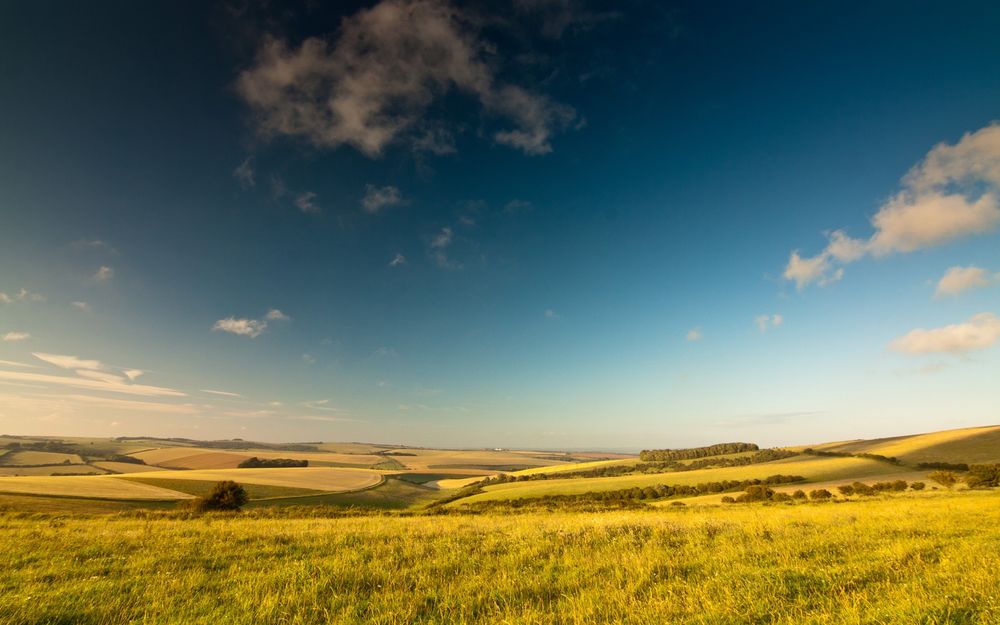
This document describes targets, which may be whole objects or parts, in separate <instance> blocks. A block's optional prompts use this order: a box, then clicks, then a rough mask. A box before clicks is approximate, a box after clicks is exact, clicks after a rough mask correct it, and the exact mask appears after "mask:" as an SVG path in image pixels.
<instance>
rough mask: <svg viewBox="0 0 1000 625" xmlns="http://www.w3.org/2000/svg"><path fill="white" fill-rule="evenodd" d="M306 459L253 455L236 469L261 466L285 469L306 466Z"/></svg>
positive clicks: (261, 467) (307, 462) (258, 467)
mask: <svg viewBox="0 0 1000 625" xmlns="http://www.w3.org/2000/svg"><path fill="white" fill-rule="evenodd" d="M308 466H309V461H308V460H293V459H291V458H258V457H257V456H254V457H253V458H247V459H246V460H244V461H243V462H241V463H240V464H239V465H237V468H238V469H263V468H268V469H270V468H275V469H285V468H291V467H308Z"/></svg>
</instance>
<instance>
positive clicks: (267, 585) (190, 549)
mask: <svg viewBox="0 0 1000 625" xmlns="http://www.w3.org/2000/svg"><path fill="white" fill-rule="evenodd" d="M299 510H301V509H299ZM274 512H275V509H274V508H270V509H267V510H262V511H253V510H251V511H245V512H243V513H240V514H235V515H214V514H213V515H206V516H202V517H195V518H183V517H180V516H178V515H176V514H174V513H158V512H155V511H140V512H132V513H123V514H118V515H105V516H97V515H86V514H74V515H65V514H31V513H18V512H16V509H15V508H8V509H7V511H6V512H2V513H0V568H2V570H3V571H4V572H5V575H4V576H0V623H5V624H6V623H11V624H13V623H17V624H23V625H36V624H37V625H41V624H43V623H45V624H52V623H80V624H84V625H87V624H93V625H97V624H100V625H115V624H118V623H130V622H156V623H176V624H178V625H179V624H192V623H204V624H209V623H212V624H217V623H254V622H255V623H276V624H303V625H304V624H311V623H317V624H318V623H359V622H366V623H384V624H390V623H490V624H496V623H537V624H548V623H580V624H583V623H637V624H638V623H642V624H646V623H677V624H702V625H706V624H714V623H719V624H722V623H726V624H739V623H748V624H749V623H774V624H787V625H793V624H795V625H802V624H817V625H818V624H832V623H857V624H862V623H864V624H868V623H871V624H876V623H921V624H926V625H934V624H941V625H944V624H946V623H947V624H970V625H971V624H976V625H986V624H993V623H997V622H1000V593H998V592H997V588H1000V549H998V548H997V545H1000V493H998V492H996V491H968V492H962V493H949V492H943V491H936V492H924V493H907V494H904V495H891V496H882V497H879V498H874V499H866V500H861V501H846V502H842V503H821V504H816V503H800V504H750V505H740V506H728V507H682V508H663V509H656V508H644V509H637V510H619V511H605V512H599V513H594V512H586V513H584V512H558V511H557V512H529V513H520V514H503V515H500V514H480V515H467V514H444V515H419V514H418V515H414V514H385V513H383V514H377V515H376V514H369V515H363V516H347V517H343V518H297V517H296V515H295V514H294V512H292V513H290V514H288V515H281V516H277V517H274Z"/></svg>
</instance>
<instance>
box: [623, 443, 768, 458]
mask: <svg viewBox="0 0 1000 625" xmlns="http://www.w3.org/2000/svg"><path fill="white" fill-rule="evenodd" d="M758 449H760V447H758V446H757V445H755V444H753V443H718V444H715V445H708V446H707V447H692V448H690V449H644V450H642V451H641V452H640V453H639V459H640V460H642V461H644V462H666V461H670V460H696V459H698V458H705V457H706V456H721V455H723V454H738V453H741V452H744V451H757V450H758Z"/></svg>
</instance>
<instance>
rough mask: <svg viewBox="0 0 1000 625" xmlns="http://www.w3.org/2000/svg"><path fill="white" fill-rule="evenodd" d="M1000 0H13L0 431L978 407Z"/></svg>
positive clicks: (325, 429) (988, 408)
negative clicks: (103, 0)
mask: <svg viewBox="0 0 1000 625" xmlns="http://www.w3.org/2000/svg"><path fill="white" fill-rule="evenodd" d="M998 27H1000V5H998V4H997V3H992V2H955V3H947V4H942V3H930V2H913V3H908V4H907V5H906V6H905V7H902V6H901V5H899V4H898V3H890V2H864V3H862V2H859V3H832V4H831V3H799V2H776V3H764V4H755V3H729V2H683V3H663V2H638V1H635V0H626V1H624V2H606V3H596V2H594V3H591V2H584V1H583V0H512V1H511V2H499V1H498V2H488V3H476V2H470V3H454V4H450V3H448V2H445V1H444V0H382V1H380V2H338V3H326V4H324V3H313V2H303V3H273V2H272V3H268V2H252V1H250V0H246V1H235V0H234V1H232V2H228V3H223V2H219V3H208V2H150V3H112V2H107V3H96V4H95V3H76V4H71V3H63V2H46V1H41V2H34V3H0V77H2V78H0V81H2V82H0V85H2V86H0V88H2V97H0V119H2V120H3V125H2V133H0V339H2V340H0V433H7V434H26V435H28V434H30V435H63V436H141V435H151V436H177V437H187V438H198V439H215V438H237V437H238V438H244V439H252V440H263V441H320V440H323V441H370V442H384V443H403V444H410V445H424V446H448V447H484V446H485V447H522V448H533V449H580V448H588V449H606V450H613V449H641V448H648V447H680V446H690V445H697V444H708V443H714V442H721V441H731V440H743V441H752V442H757V443H760V444H765V445H779V444H790V443H809V442H821V441H827V440H841V439H851V438H868V437H876V436H888V435H896V434H907V433H915V432H924V431H932V430H940V429H945V428H952V427H963V426H973V425H987V424H995V423H1000V414H998V406H1000V401H998V400H1000V385H998V383H997V382H998V380H1000V43H998V39H997V37H996V32H997V30H998Z"/></svg>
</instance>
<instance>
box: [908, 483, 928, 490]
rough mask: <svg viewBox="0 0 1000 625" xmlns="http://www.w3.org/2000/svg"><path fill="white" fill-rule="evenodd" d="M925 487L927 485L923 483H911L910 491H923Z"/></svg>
mask: <svg viewBox="0 0 1000 625" xmlns="http://www.w3.org/2000/svg"><path fill="white" fill-rule="evenodd" d="M925 486H927V485H926V484H924V483H923V482H913V483H912V484H910V489H911V490H923V489H924V487H925Z"/></svg>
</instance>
